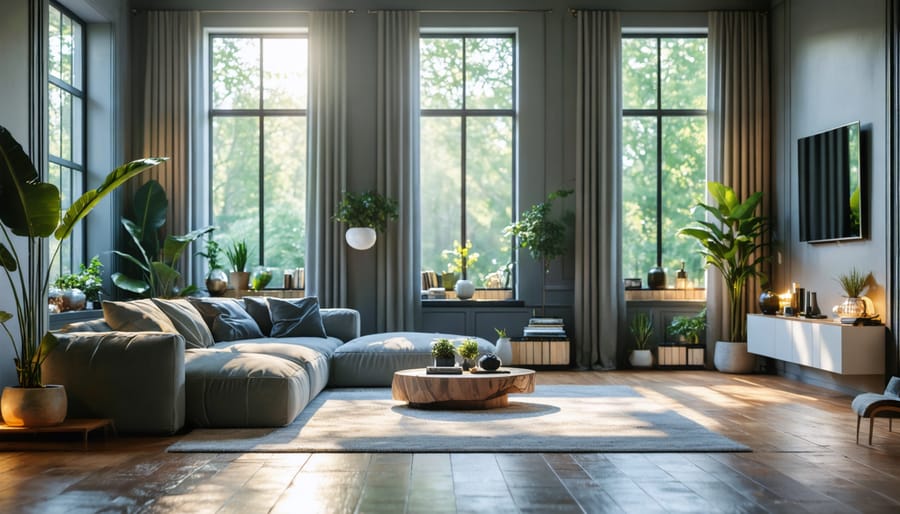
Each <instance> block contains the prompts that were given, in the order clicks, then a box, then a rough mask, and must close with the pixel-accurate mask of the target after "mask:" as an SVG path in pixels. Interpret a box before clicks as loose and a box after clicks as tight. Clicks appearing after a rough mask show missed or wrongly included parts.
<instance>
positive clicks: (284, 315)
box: [269, 296, 327, 337]
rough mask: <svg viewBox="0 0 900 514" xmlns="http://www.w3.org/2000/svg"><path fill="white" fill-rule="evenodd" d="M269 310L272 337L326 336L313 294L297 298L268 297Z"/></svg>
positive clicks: (317, 300) (317, 302)
mask: <svg viewBox="0 0 900 514" xmlns="http://www.w3.org/2000/svg"><path fill="white" fill-rule="evenodd" d="M269 312H270V314H271V315H272V332H271V336H272V337H327V334H326V333H325V326H324V325H323V324H322V316H321V315H320V314H319V299H318V298H316V297H315V296H310V297H307V298H300V299H298V300H282V299H280V298H269Z"/></svg>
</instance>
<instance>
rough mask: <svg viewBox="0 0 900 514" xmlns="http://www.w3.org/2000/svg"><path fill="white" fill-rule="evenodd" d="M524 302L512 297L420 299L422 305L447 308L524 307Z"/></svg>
mask: <svg viewBox="0 0 900 514" xmlns="http://www.w3.org/2000/svg"><path fill="white" fill-rule="evenodd" d="M524 306H525V302H524V301H522V300H516V299H514V298H510V299H507V300H487V299H486V300H477V299H471V300H459V299H457V298H452V299H444V300H427V299H423V300H422V307H428V308H432V307H447V308H454V307H456V308H458V307H476V308H481V307H524Z"/></svg>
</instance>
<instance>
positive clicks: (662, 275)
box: [647, 266, 666, 289]
mask: <svg viewBox="0 0 900 514" xmlns="http://www.w3.org/2000/svg"><path fill="white" fill-rule="evenodd" d="M647 287H649V288H650V289H665V288H666V271H665V270H664V269H662V268H660V267H659V266H653V267H652V268H650V271H648V272H647Z"/></svg>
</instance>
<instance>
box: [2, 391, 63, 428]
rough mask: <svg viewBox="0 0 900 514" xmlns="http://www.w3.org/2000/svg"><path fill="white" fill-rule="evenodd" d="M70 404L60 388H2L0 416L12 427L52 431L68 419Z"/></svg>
mask: <svg viewBox="0 0 900 514" xmlns="http://www.w3.org/2000/svg"><path fill="white" fill-rule="evenodd" d="M67 408H68V400H67V398H66V388H65V387H63V386H61V385H47V386H44V387H11V386H7V387H4V388H3V396H2V397H0V413H2V414H3V421H4V422H6V424H7V425H9V426H11V427H49V426H53V425H59V424H60V423H62V422H63V421H65V419H66V409H67Z"/></svg>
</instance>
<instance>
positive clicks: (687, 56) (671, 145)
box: [622, 35, 707, 287]
mask: <svg viewBox="0 0 900 514" xmlns="http://www.w3.org/2000/svg"><path fill="white" fill-rule="evenodd" d="M706 48H707V40H706V37H705V36H688V35H677V36H646V35H640V36H635V37H631V36H626V37H624V38H623V40H622V95H623V98H622V100H623V101H622V105H623V120H622V121H623V123H622V141H623V148H622V172H623V183H622V211H623V212H622V219H623V224H624V226H623V236H622V254H623V255H622V263H623V264H622V265H623V270H622V271H623V273H624V276H625V277H645V276H646V274H647V271H648V270H649V269H650V268H651V267H653V266H655V265H661V266H662V267H663V268H664V269H665V270H666V278H667V281H668V285H669V286H672V285H674V281H675V271H676V270H677V269H679V268H680V265H681V262H682V261H684V262H685V270H686V271H687V273H688V280H689V284H690V286H691V287H705V269H704V263H703V258H702V256H701V255H700V254H699V253H698V252H697V248H696V244H695V243H694V241H692V240H690V239H687V238H682V237H677V236H676V233H677V232H678V230H679V229H681V228H683V227H686V226H687V225H689V224H690V222H691V220H692V219H693V216H692V214H691V209H692V208H693V206H694V205H696V204H697V203H698V202H700V201H703V200H704V198H705V197H704V194H705V191H706Z"/></svg>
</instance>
